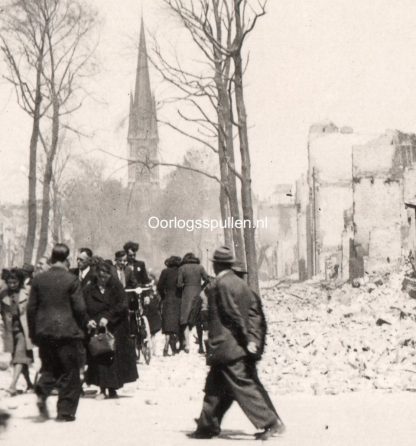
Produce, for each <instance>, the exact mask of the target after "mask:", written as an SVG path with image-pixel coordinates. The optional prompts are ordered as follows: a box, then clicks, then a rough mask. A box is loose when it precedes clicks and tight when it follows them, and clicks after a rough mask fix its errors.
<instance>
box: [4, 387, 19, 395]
mask: <svg viewBox="0 0 416 446" xmlns="http://www.w3.org/2000/svg"><path fill="white" fill-rule="evenodd" d="M6 392H7V393H8V394H9V396H16V395H17V390H16V389H7V390H6Z"/></svg>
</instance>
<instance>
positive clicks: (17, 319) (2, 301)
mask: <svg viewBox="0 0 416 446" xmlns="http://www.w3.org/2000/svg"><path fill="white" fill-rule="evenodd" d="M5 277H6V284H7V288H5V289H3V290H2V291H0V313H1V316H2V319H3V348H4V351H6V352H10V353H11V354H12V364H13V378H12V383H11V384H10V387H9V389H8V390H7V392H8V393H9V394H10V396H15V395H17V390H16V385H17V381H18V379H19V377H20V375H21V374H22V375H23V376H24V378H25V380H26V383H27V388H28V390H30V389H33V384H32V382H31V380H30V375H29V366H30V364H32V362H33V351H32V342H31V340H30V338H29V329H28V326H27V319H26V308H27V303H28V291H27V289H26V288H25V287H24V280H25V276H24V274H23V272H22V271H21V270H19V269H17V268H13V269H12V270H11V271H9V272H8V274H7V275H6V276H5Z"/></svg>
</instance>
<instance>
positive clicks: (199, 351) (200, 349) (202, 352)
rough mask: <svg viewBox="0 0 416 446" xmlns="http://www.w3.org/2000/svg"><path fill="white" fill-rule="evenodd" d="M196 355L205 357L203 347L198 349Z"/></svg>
mask: <svg viewBox="0 0 416 446" xmlns="http://www.w3.org/2000/svg"><path fill="white" fill-rule="evenodd" d="M198 353H199V354H200V355H205V350H204V348H203V347H199V349H198Z"/></svg>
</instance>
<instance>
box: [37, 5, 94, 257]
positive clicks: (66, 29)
mask: <svg viewBox="0 0 416 446" xmlns="http://www.w3.org/2000/svg"><path fill="white" fill-rule="evenodd" d="M41 13H42V17H43V19H44V21H45V22H47V23H48V26H47V27H46V59H45V62H46V63H44V65H43V70H42V77H43V79H44V82H45V86H46V88H45V96H46V98H47V100H48V102H49V103H50V104H51V109H50V110H51V112H50V114H48V118H49V119H50V126H49V128H48V132H49V133H50V138H45V137H43V136H42V135H41V141H42V145H43V148H44V150H45V155H46V163H45V170H44V174H43V194H42V216H41V225H40V235H39V246H38V251H37V258H39V257H41V256H42V255H44V253H45V250H46V248H47V244H48V233H49V219H50V209H51V185H52V183H53V182H54V183H55V187H56V185H57V182H56V179H55V181H54V180H53V173H54V172H53V168H54V160H55V158H56V155H57V151H58V142H59V138H60V131H61V127H62V124H63V122H62V120H65V119H67V118H68V116H70V115H72V114H73V113H74V112H76V111H77V110H78V109H80V108H81V106H82V104H83V101H84V100H85V98H86V97H87V96H88V94H87V92H86V91H85V90H84V89H83V88H82V80H83V79H84V78H85V77H86V76H89V75H91V74H92V73H93V72H94V65H93V59H92V56H93V54H94V50H95V45H91V37H92V32H93V30H94V27H95V25H96V19H95V17H96V15H95V13H94V11H93V10H91V9H90V8H89V7H88V6H87V5H86V4H85V3H84V2H82V1H79V0H78V1H74V0H48V1H44V2H43V6H42V8H41Z"/></svg>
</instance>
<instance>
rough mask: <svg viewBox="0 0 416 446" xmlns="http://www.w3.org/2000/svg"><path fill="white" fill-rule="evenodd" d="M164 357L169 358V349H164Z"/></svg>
mask: <svg viewBox="0 0 416 446" xmlns="http://www.w3.org/2000/svg"><path fill="white" fill-rule="evenodd" d="M163 356H169V353H168V349H167V348H164V349H163Z"/></svg>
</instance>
